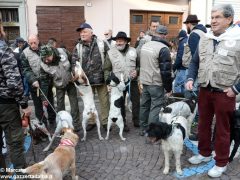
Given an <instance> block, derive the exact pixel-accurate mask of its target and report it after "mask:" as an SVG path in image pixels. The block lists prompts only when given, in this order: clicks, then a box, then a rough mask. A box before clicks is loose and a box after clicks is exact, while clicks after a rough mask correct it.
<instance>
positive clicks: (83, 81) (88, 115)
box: [74, 62, 103, 141]
mask: <svg viewBox="0 0 240 180" xmlns="http://www.w3.org/2000/svg"><path fill="white" fill-rule="evenodd" d="M75 73H76V74H77V75H78V76H79V79H78V80H77V81H75V82H74V84H75V86H76V88H77V89H78V90H79V92H80V96H81V98H82V100H83V104H84V109H83V119H82V128H83V138H82V139H81V141H85V140H86V137H87V131H86V126H87V123H88V120H89V119H94V120H95V121H96V124H97V131H98V138H99V140H103V137H102V135H101V131H100V121H99V116H98V112H97V109H96V106H95V103H94V96H93V91H92V87H91V85H90V83H89V80H88V78H87V76H86V74H85V73H84V71H83V69H82V67H81V65H80V63H79V62H76V67H75Z"/></svg>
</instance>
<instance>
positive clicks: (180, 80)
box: [173, 70, 187, 93]
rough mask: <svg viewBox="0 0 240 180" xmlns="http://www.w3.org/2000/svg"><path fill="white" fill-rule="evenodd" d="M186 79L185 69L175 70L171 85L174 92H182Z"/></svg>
mask: <svg viewBox="0 0 240 180" xmlns="http://www.w3.org/2000/svg"><path fill="white" fill-rule="evenodd" d="M186 79H187V74H186V70H177V74H176V78H175V81H174V87H173V92H174V93H184V91H185V82H186Z"/></svg>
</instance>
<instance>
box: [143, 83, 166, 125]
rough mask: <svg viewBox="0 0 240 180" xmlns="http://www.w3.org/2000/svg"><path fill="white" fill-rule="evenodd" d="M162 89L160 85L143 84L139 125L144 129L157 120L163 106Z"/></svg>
mask: <svg viewBox="0 0 240 180" xmlns="http://www.w3.org/2000/svg"><path fill="white" fill-rule="evenodd" d="M163 98H164V89H163V87H162V86H156V85H143V91H142V98H141V101H140V113H139V114H140V115H139V118H140V127H141V129H142V130H146V129H147V128H148V125H149V124H150V123H152V122H159V112H160V110H161V108H162V106H163V103H164V101H163Z"/></svg>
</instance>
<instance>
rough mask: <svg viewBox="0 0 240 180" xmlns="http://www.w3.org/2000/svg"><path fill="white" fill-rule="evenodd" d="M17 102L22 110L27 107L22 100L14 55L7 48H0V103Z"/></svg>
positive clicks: (20, 82) (20, 81)
mask: <svg viewBox="0 0 240 180" xmlns="http://www.w3.org/2000/svg"><path fill="white" fill-rule="evenodd" d="M16 102H18V103H19V104H20V105H21V107H22V108H23V109H25V108H27V107H28V104H27V100H26V99H24V98H23V82H22V77H21V74H20V72H19V67H18V65H17V60H16V59H15V57H14V53H13V52H12V50H11V49H10V48H8V47H7V46H1V47H0V103H1V104H12V103H16Z"/></svg>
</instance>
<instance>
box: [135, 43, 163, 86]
mask: <svg viewBox="0 0 240 180" xmlns="http://www.w3.org/2000/svg"><path fill="white" fill-rule="evenodd" d="M164 47H166V48H168V47H167V46H166V45H165V44H163V43H161V42H157V41H150V42H148V43H146V44H144V45H143V47H142V49H141V56H140V64H141V66H140V82H141V83H142V84H145V85H158V86H161V85H162V77H161V73H160V67H159V59H158V58H159V52H160V51H161V49H162V48H164Z"/></svg>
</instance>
